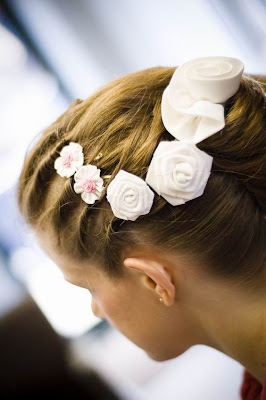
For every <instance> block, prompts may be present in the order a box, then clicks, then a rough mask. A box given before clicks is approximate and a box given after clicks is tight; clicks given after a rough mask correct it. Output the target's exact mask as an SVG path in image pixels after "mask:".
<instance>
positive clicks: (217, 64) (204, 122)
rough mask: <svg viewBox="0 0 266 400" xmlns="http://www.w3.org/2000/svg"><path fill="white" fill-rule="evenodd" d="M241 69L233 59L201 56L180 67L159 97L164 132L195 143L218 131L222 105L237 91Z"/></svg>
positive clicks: (222, 113) (238, 61)
mask: <svg viewBox="0 0 266 400" xmlns="http://www.w3.org/2000/svg"><path fill="white" fill-rule="evenodd" d="M243 70H244V64H243V62H242V61H240V60H238V59H236V58H232V57H202V58H196V59H194V60H191V61H188V62H186V63H185V64H182V65H180V66H179V67H178V68H177V69H176V70H175V72H174V74H173V76H172V78H171V80H170V83H169V85H168V86H167V88H166V89H165V90H164V92H163V96H162V105H161V111H162V121H163V124H164V126H165V128H166V130H167V131H168V132H169V133H171V135H173V136H174V137H175V138H176V139H179V140H182V141H184V142H189V143H194V144H197V143H199V142H201V141H202V140H204V139H206V138H207V137H209V136H211V135H213V134H214V133H215V132H218V131H220V130H221V129H222V128H223V127H224V125H225V121H224V103H225V102H226V100H228V99H229V98H230V97H232V96H233V95H234V94H235V93H236V92H237V90H238V88H239V84H240V79H241V75H242V72H243ZM216 103H218V104H216Z"/></svg>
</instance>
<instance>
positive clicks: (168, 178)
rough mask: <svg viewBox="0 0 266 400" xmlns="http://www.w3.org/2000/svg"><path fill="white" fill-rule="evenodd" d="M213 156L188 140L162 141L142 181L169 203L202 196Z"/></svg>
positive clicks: (177, 202) (176, 203)
mask: <svg viewBox="0 0 266 400" xmlns="http://www.w3.org/2000/svg"><path fill="white" fill-rule="evenodd" d="M212 160H213V158H212V157H211V156H210V155H209V154H207V153H205V152H204V151H201V150H200V149H198V148H197V147H196V145H194V144H192V143H184V142H181V141H179V140H171V141H170V142H166V141H162V142H160V143H159V145H158V146H157V148H156V150H155V152H154V153H153V158H152V160H151V163H150V165H149V169H148V172H147V175H146V182H147V183H148V184H149V185H150V186H151V187H152V188H153V189H154V190H155V191H156V192H157V193H158V194H159V195H161V196H162V197H164V198H165V200H167V201H168V203H170V204H172V205H173V206H178V205H180V204H184V203H185V202H186V201H188V200H192V199H195V198H196V197H199V196H201V195H202V193H203V191H204V189H205V186H206V184H207V181H208V178H209V176H210V171H211V166H212Z"/></svg>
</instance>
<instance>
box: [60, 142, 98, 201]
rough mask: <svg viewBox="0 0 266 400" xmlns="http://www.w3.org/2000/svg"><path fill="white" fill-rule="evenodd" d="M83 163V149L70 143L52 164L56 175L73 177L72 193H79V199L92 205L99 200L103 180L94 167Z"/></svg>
mask: <svg viewBox="0 0 266 400" xmlns="http://www.w3.org/2000/svg"><path fill="white" fill-rule="evenodd" d="M83 162H84V155H83V147H82V146H81V145H80V144H78V143H75V142H70V143H69V145H67V146H64V147H63V148H62V150H61V152H60V157H58V158H57V159H56V160H55V162H54V168H55V169H56V171H57V173H58V174H59V175H60V176H62V177H66V178H69V177H70V176H72V175H74V180H75V183H74V191H75V192H76V193H78V194H80V193H81V198H82V200H84V201H85V202H86V203H87V204H94V203H95V201H96V200H99V198H100V195H101V192H102V190H103V189H104V186H103V179H102V178H101V177H100V172H101V170H100V169H99V168H97V167H96V165H92V164H87V165H82V164H83Z"/></svg>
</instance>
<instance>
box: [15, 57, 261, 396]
mask: <svg viewBox="0 0 266 400" xmlns="http://www.w3.org/2000/svg"><path fill="white" fill-rule="evenodd" d="M199 63H200V64H199ZM228 65H229V67H230V68H228ZM199 66H200V67H199ZM239 66H241V62H240V60H237V61H236V59H232V58H228V57H208V58H207V57H206V58H201V59H195V60H192V61H190V62H188V63H185V64H183V65H182V66H179V67H178V68H175V67H154V68H149V69H146V70H142V71H138V72H135V73H131V74H128V75H126V76H123V77H121V78H119V79H116V80H114V81H112V82H110V83H108V84H107V85H105V86H103V87H102V88H100V89H99V90H98V91H97V92H96V93H94V94H93V95H92V96H90V97H89V98H87V99H85V100H83V101H82V100H80V99H77V100H76V101H74V102H73V104H71V106H70V107H69V108H68V109H67V110H66V112H65V113H63V115H61V116H60V117H59V118H58V119H57V120H56V121H55V122H54V123H53V124H52V125H51V126H49V127H48V128H46V129H45V130H44V131H43V132H41V135H40V137H39V138H38V140H37V141H36V143H35V144H34V146H33V147H32V149H31V150H30V151H29V152H28V154H27V156H26V158H25V162H24V165H23V169H22V171H21V175H20V178H19V183H18V192H17V194H18V204H19V209H20V212H21V214H22V216H23V217H24V219H25V221H26V222H27V223H28V224H29V225H30V226H31V228H32V229H33V230H34V232H35V233H36V237H37V240H38V241H39V243H40V245H41V246H42V248H43V249H44V251H46V253H47V254H48V255H49V256H50V257H51V258H52V259H53V260H54V262H55V263H56V264H57V266H58V268H60V270H61V271H62V272H63V274H64V277H65V279H66V280H67V281H69V282H71V283H73V284H75V285H78V286H81V287H84V288H87V289H88V290H90V292H91V295H92V303H91V307H92V310H93V312H94V314H95V315H97V316H98V317H100V318H105V319H107V320H108V321H109V322H110V323H111V324H112V325H113V326H114V327H115V328H116V329H117V330H119V331H120V332H121V333H122V334H124V335H125V336H126V337H127V338H129V339H130V340H131V341H132V342H134V343H135V344H136V345H137V346H139V347H141V348H142V349H143V350H145V351H146V352H147V354H148V355H149V356H150V357H151V358H152V359H154V360H157V361H163V360H168V359H171V358H174V357H177V356H179V355H181V354H182V353H184V352H185V351H186V350H188V349H189V348H190V347H191V346H193V345H196V344H204V345H206V346H211V347H213V348H215V349H217V350H219V351H221V352H223V353H224V354H226V355H228V356H229V357H231V358H233V359H235V360H237V361H238V362H240V363H241V364H242V365H243V366H244V367H245V368H246V369H245V376H244V381H243V384H242V387H241V395H242V398H243V399H250V400H251V399H255V398H260V399H265V398H266V397H265V386H266V382H265V381H266V290H265V288H266V246H265V239H266V229H265V228H266V226H265V225H266V223H265V209H266V168H265V167H266V135H265V131H266V96H265V86H264V85H263V84H262V83H261V82H259V81H258V80H257V79H255V78H252V77H251V76H248V75H245V74H243V75H242V72H243V68H242V69H241V68H240V69H239ZM231 68H232V71H233V72H232V74H231V75H230V69H231ZM234 68H235V69H236V71H234ZM220 70H221V75H220V76H219V74H218V76H217V71H220ZM228 71H229V72H228ZM189 74H190V75H189ZM225 93H226V96H224V95H225ZM218 103H219V104H218ZM195 110H196V111H195ZM169 168H172V169H171V170H169ZM195 182H196V183H195ZM193 185H194V186H195V185H196V186H195V187H194V186H193ZM158 300H159V301H158ZM255 396H261V397H255Z"/></svg>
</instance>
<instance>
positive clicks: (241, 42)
mask: <svg viewBox="0 0 266 400" xmlns="http://www.w3.org/2000/svg"><path fill="white" fill-rule="evenodd" d="M0 4H1V5H0V88H1V90H0V104H1V107H0V132H1V133H0V134H1V140H0V155H1V157H0V166H1V177H0V214H1V216H0V322H1V323H0V349H1V347H3V346H9V347H7V349H8V354H9V355H11V353H12V352H13V353H14V351H15V350H14V349H15V346H16V344H17V342H19V340H20V339H19V338H20V332H19V331H18V332H16V334H15V335H14V338H13V339H12V340H11V338H10V336H9V331H8V330H7V329H6V328H5V329H6V330H4V332H7V333H5V335H4V334H2V333H1V329H3V328H2V327H7V326H10V328H9V329H11V327H12V326H13V325H12V324H10V318H9V317H10V315H13V318H17V317H15V315H17V314H16V313H15V311H16V310H22V311H20V312H21V313H23V312H24V313H29V315H31V314H30V313H31V312H32V311H31V310H32V309H34V310H35V312H37V311H36V310H38V312H39V313H41V315H42V317H41V318H43V321H46V322H45V323H47V325H46V327H47V329H48V330H49V329H50V330H51V331H52V332H53V334H54V335H55V337H56V338H58V340H59V342H60V340H61V342H62V343H64V346H65V347H64V354H65V355H66V358H67V361H65V363H68V365H71V366H72V368H73V369H72V370H71V371H72V372H73V371H74V370H75V371H77V370H79V369H80V368H83V369H85V370H86V371H87V370H89V371H95V372H96V373H97V374H98V376H99V377H101V379H102V380H103V381H104V382H108V384H109V386H110V387H111V388H112V390H113V392H114V393H115V395H116V396H117V398H121V399H158V400H159V399H160V400H161V399H162V398H163V399H164V400H172V399H177V398H178V399H182V400H183V399H184V400H188V399H189V400H190V399H191V400H193V399H197V400H201V399H202V400H212V399H214V398H215V399H216V400H225V399H230V400H237V399H240V397H239V393H238V388H239V385H240V383H241V379H242V372H243V367H242V366H241V365H240V364H238V363H237V362H235V361H234V360H231V359H230V358H228V357H226V356H225V355H223V354H221V353H220V352H218V351H216V350H214V349H210V348H207V347H205V346H200V345H199V346H194V347H193V348H191V349H189V350H188V351H187V352H186V353H184V354H183V355H182V356H180V357H179V358H178V359H175V360H169V361H166V362H163V363H157V362H155V361H152V360H150V359H149V358H148V357H147V356H146V354H145V353H143V351H142V350H140V349H138V348H137V347H136V346H135V345H134V344H132V343H131V342H129V341H128V340H127V339H126V338H124V337H122V336H121V335H120V334H119V333H118V332H115V331H114V330H113V329H112V328H111V327H110V326H109V325H108V324H107V322H106V321H102V320H100V319H99V318H97V317H95V316H94V315H93V314H92V312H91V309H90V294H89V293H88V292H87V291H86V290H85V289H82V288H77V287H74V286H73V285H71V284H69V283H68V282H66V281H64V279H63V276H62V274H61V273H60V272H59V271H58V269H57V268H56V267H55V266H54V265H53V263H52V262H51V260H49V259H48V258H47V257H46V255H45V254H44V253H43V252H42V251H41V249H40V248H39V247H38V245H37V244H36V242H35V240H34V237H33V235H32V233H31V232H30V231H29V229H28V228H27V227H26V226H25V225H24V223H23V221H22V220H21V217H20V215H19V213H18V210H17V206H16V200H15V191H16V182H17V179H18V176H19V172H20V169H21V166H22V163H23V159H24V156H25V153H26V151H27V148H28V146H29V144H30V142H31V140H32V139H33V138H34V136H36V134H37V133H38V132H40V131H41V130H42V129H44V128H45V127H47V126H48V125H49V124H50V123H52V122H53V121H54V120H55V119H56V118H57V117H58V116H59V115H60V114H61V113H62V112H63V111H64V110H65V109H66V108H67V107H68V105H70V103H71V102H72V101H73V100H74V99H75V98H80V99H84V98H86V97H88V96H90V95H91V94H92V93H93V92H94V91H95V90H96V89H98V88H99V87H100V86H102V85H103V84H105V83H106V82H108V81H110V80H112V79H115V78H117V77H120V76H122V75H125V74H128V73H130V72H134V71H137V70H141V69H144V68H149V67H152V66H158V65H165V66H178V65H179V64H182V63H183V62H186V61H188V60H189V59H191V58H196V57H204V56H215V55H224V56H232V57H236V58H240V59H241V60H242V61H243V62H244V64H245V70H244V73H246V74H250V75H254V76H258V77H259V76H262V75H265V74H266V23H265V22H266V4H265V1H264V0H253V1H252V2H251V1H248V0H231V1H222V0H220V1H219V0H186V1H181V0H176V1H175V0H167V1H162V0H146V1H143V0H142V1H140V0H134V1H133V0H109V1H107V0H76V1H71V0H6V1H2V2H1V3H0ZM264 79H265V78H264ZM23 307H24V308H23ZM27 307H28V308H27ZM23 310H24V311H23ZM16 312H17V311H16ZM21 315H22V314H21ZM23 315H24V314H23ZM25 315H26V314H25ZM27 315H28V314H27ZM32 315H33V314H32ZM23 318H24V317H23ZM23 318H22V320H23ZM33 320H34V318H33V317H31V318H30V319H29V320H28V321H29V322H28V327H29V328H28V329H33V330H34V329H35V328H34V325H31V324H33V323H34V322H33ZM8 321H9V322H8ZM8 323H9V324H10V325H8ZM40 324H41V323H40ZM19 329H20V328H19ZM13 331H14V330H13ZM49 332H50V331H49ZM27 335H28V334H27V333H25V336H27ZM34 338H35V340H36V342H37V343H38V337H35V336H34ZM43 340H44V339H43ZM61 342H60V343H61ZM42 343H43V342H41V341H40V343H39V344H40V347H41V346H42ZM22 345H23V348H24V350H25V353H23V352H22V353H21V357H22V359H23V360H25V359H26V358H27V354H28V355H29V354H30V350H29V348H30V344H29V343H28V342H26V341H25V342H23V343H22V344H21V346H22ZM27 346H29V348H28V347H27ZM48 347H49V346H48ZM55 348H58V346H57V345H55ZM47 349H48V348H47ZM48 351H51V352H52V350H49V349H48V350H47V352H48ZM0 353H1V350H0ZM16 354H17V353H16ZM2 360H3V359H2ZM23 362H24V361H23ZM49 362H51V363H53V359H52V358H51V359H49ZM0 363H1V361H0ZM14 363H15V364H16V365H17V370H18V373H20V372H19V371H21V370H20V369H19V368H23V365H24V364H23V363H22V364H21V365H22V366H20V364H19V363H18V361H17V358H16V357H15V356H14ZM36 363H37V364H36V365H37V367H38V365H39V364H40V365H44V363H45V360H44V355H43V354H41V353H40V354H39V358H38V361H36ZM38 363H39V364H38ZM47 363H48V361H47ZM40 365H39V366H40ZM37 367H36V368H37ZM0 368H1V369H2V368H4V369H6V366H5V365H3V361H2V365H1V366H0ZM12 368H13V369H12ZM11 370H13V371H14V365H11V364H10V371H11ZM7 371H8V369H7ZM29 371H31V372H29V374H28V375H29V376H30V377H29V376H28V375H27V376H26V374H25V376H24V377H23V379H22V378H21V380H22V381H23V382H24V383H25V382H26V381H27V382H28V383H29V385H30V382H32V380H33V379H34V374H33V372H32V370H29ZM6 373H7V374H8V372H6ZM55 374H56V372H54V375H55ZM73 374H74V372H73ZM0 379H1V378H0ZM38 379H39V378H38ZM38 379H37V378H36V379H35V380H36V382H37V381H38ZM95 379H96V378H95ZM18 381H19V378H18ZM191 383H192V384H191ZM36 385H37V384H36ZM47 385H48V384H47ZM92 385H93V384H92ZM18 387H19V386H18ZM36 387H37V386H36ZM217 388H218V394H217ZM18 390H20V389H18ZM25 390H26V389H25ZM36 390H37V389H36ZM21 393H22V389H21ZM93 396H94V397H93ZM95 396H96V397H95ZM219 396H220V397H219ZM90 398H95V399H99V400H100V399H101V398H109V397H101V395H100V394H99V393H98V394H96V395H91V397H90ZM110 399H111V397H110Z"/></svg>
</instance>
